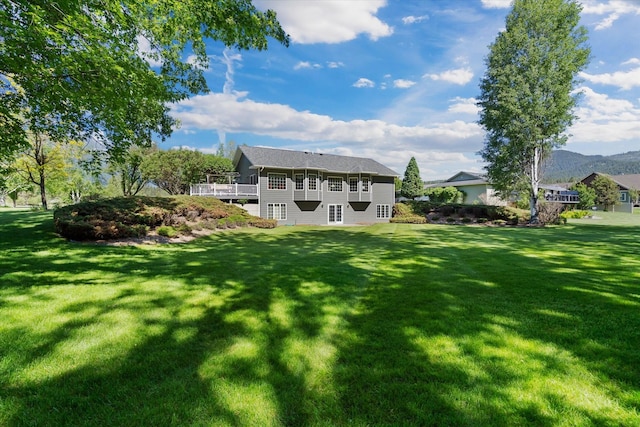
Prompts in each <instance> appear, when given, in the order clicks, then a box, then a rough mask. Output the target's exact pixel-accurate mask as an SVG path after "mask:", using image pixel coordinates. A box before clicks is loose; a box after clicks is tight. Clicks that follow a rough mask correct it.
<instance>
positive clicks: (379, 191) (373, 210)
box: [258, 169, 395, 225]
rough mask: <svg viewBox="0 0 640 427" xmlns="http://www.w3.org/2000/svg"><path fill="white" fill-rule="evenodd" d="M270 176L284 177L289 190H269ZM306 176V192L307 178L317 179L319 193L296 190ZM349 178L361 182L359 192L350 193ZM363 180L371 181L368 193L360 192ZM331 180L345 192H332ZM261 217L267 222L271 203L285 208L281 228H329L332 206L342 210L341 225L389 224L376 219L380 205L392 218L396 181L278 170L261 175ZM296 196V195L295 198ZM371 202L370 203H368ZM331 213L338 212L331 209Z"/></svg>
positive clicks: (338, 174)
mask: <svg viewBox="0 0 640 427" xmlns="http://www.w3.org/2000/svg"><path fill="white" fill-rule="evenodd" d="M270 173H279V174H285V176H286V189H284V190H269V189H268V175H269V174H270ZM296 174H304V176H305V180H304V188H305V189H307V188H308V175H309V174H316V175H317V176H318V191H317V192H312V191H311V192H309V193H307V194H305V193H304V192H303V191H299V190H295V180H294V176H295V175H296ZM349 177H357V178H358V192H350V191H349ZM362 177H367V178H369V192H368V193H365V192H361V191H360V190H361V185H362V179H361V178H362ZM329 178H339V179H340V180H341V181H342V191H339V192H335V191H329ZM258 191H259V193H260V216H261V217H262V218H268V216H269V215H268V205H269V204H271V203H281V204H286V211H287V212H286V219H284V220H279V221H278V224H280V225H296V224H329V209H330V208H329V206H330V205H339V206H341V209H342V224H360V223H375V222H389V218H377V208H378V205H387V206H386V207H385V210H388V212H389V217H390V216H391V210H392V209H393V204H394V198H395V183H394V179H393V177H380V176H370V175H367V174H363V175H359V174H358V175H355V174H351V175H350V174H340V173H332V172H328V173H327V172H318V171H315V170H284V169H283V170H277V169H268V170H267V169H265V170H262V171H260V180H259V190H258ZM296 192H297V194H296ZM368 200H370V201H368ZM332 209H336V208H335V207H332Z"/></svg>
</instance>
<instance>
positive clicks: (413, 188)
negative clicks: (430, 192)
mask: <svg viewBox="0 0 640 427" xmlns="http://www.w3.org/2000/svg"><path fill="white" fill-rule="evenodd" d="M423 193H424V184H423V183H422V178H421V177H420V169H419V168H418V163H417V162H416V158H415V157H411V160H409V163H408V164H407V169H405V171H404V179H403V180H402V187H401V189H400V194H401V195H402V196H403V197H406V198H407V199H415V198H416V197H420V196H422V195H423Z"/></svg>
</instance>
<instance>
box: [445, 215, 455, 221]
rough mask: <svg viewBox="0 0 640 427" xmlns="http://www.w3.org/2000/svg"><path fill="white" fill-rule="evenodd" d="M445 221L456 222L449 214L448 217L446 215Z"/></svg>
mask: <svg viewBox="0 0 640 427" xmlns="http://www.w3.org/2000/svg"><path fill="white" fill-rule="evenodd" d="M447 222H456V219H455V218H454V217H452V216H450V217H447Z"/></svg>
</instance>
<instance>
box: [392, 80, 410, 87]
mask: <svg viewBox="0 0 640 427" xmlns="http://www.w3.org/2000/svg"><path fill="white" fill-rule="evenodd" d="M414 84H416V82H414V81H411V80H405V79H397V80H394V81H393V87H396V88H398V89H408V88H410V87H411V86H413V85H414Z"/></svg>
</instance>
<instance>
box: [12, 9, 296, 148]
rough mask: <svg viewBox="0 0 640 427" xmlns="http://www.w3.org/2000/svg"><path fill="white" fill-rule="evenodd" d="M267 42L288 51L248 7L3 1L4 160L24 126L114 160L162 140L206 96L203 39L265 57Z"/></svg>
mask: <svg viewBox="0 0 640 427" xmlns="http://www.w3.org/2000/svg"><path fill="white" fill-rule="evenodd" d="M269 37H272V38H274V39H275V40H277V41H278V42H280V43H282V44H284V45H288V43H289V37H288V35H287V34H286V33H285V32H284V31H283V30H282V28H281V27H280V24H279V23H278V21H277V19H276V14H275V12H273V11H271V10H267V11H264V12H263V11H260V10H258V9H256V8H255V7H254V6H253V5H252V3H251V1H250V0H219V1H215V2H212V1H209V0H85V1H56V2H52V1H49V0H9V1H7V0H3V1H0V40H2V43H1V44H0V156H3V157H4V156H6V155H9V154H11V153H12V152H14V151H15V150H16V149H19V148H20V147H24V146H25V145H26V141H27V137H26V132H25V127H28V128H29V130H31V131H32V132H38V133H45V134H47V135H49V136H50V137H51V138H52V139H53V140H62V139H64V138H63V137H71V138H76V139H83V137H85V136H87V135H90V136H92V137H94V138H97V139H100V140H101V141H102V142H103V143H104V144H105V145H106V146H107V147H108V148H109V150H110V151H111V152H112V153H114V154H116V155H118V154H122V153H124V152H125V150H126V148H127V147H128V146H129V145H130V144H138V145H143V144H148V143H150V140H151V136H152V135H153V134H156V135H159V136H160V137H161V138H164V137H166V136H168V135H169V134H170V133H171V131H172V127H173V126H174V125H175V124H176V123H175V121H174V119H172V118H171V117H170V116H169V114H168V113H169V104H170V103H172V102H176V101H180V100H182V99H185V98H186V97H188V96H189V95H192V94H197V93H201V92H205V91H207V90H208V89H207V86H206V83H205V79H204V77H203V72H204V69H206V68H207V66H208V63H209V57H208V55H207V52H206V43H205V41H206V39H213V40H219V41H221V42H223V43H224V44H225V45H227V46H234V47H236V48H239V49H258V50H263V49H266V48H267V39H268V38H269ZM185 52H188V53H189V54H191V57H190V60H189V61H186V60H184V59H183V58H185V57H186V56H187V55H185ZM156 70H157V71H156Z"/></svg>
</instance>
